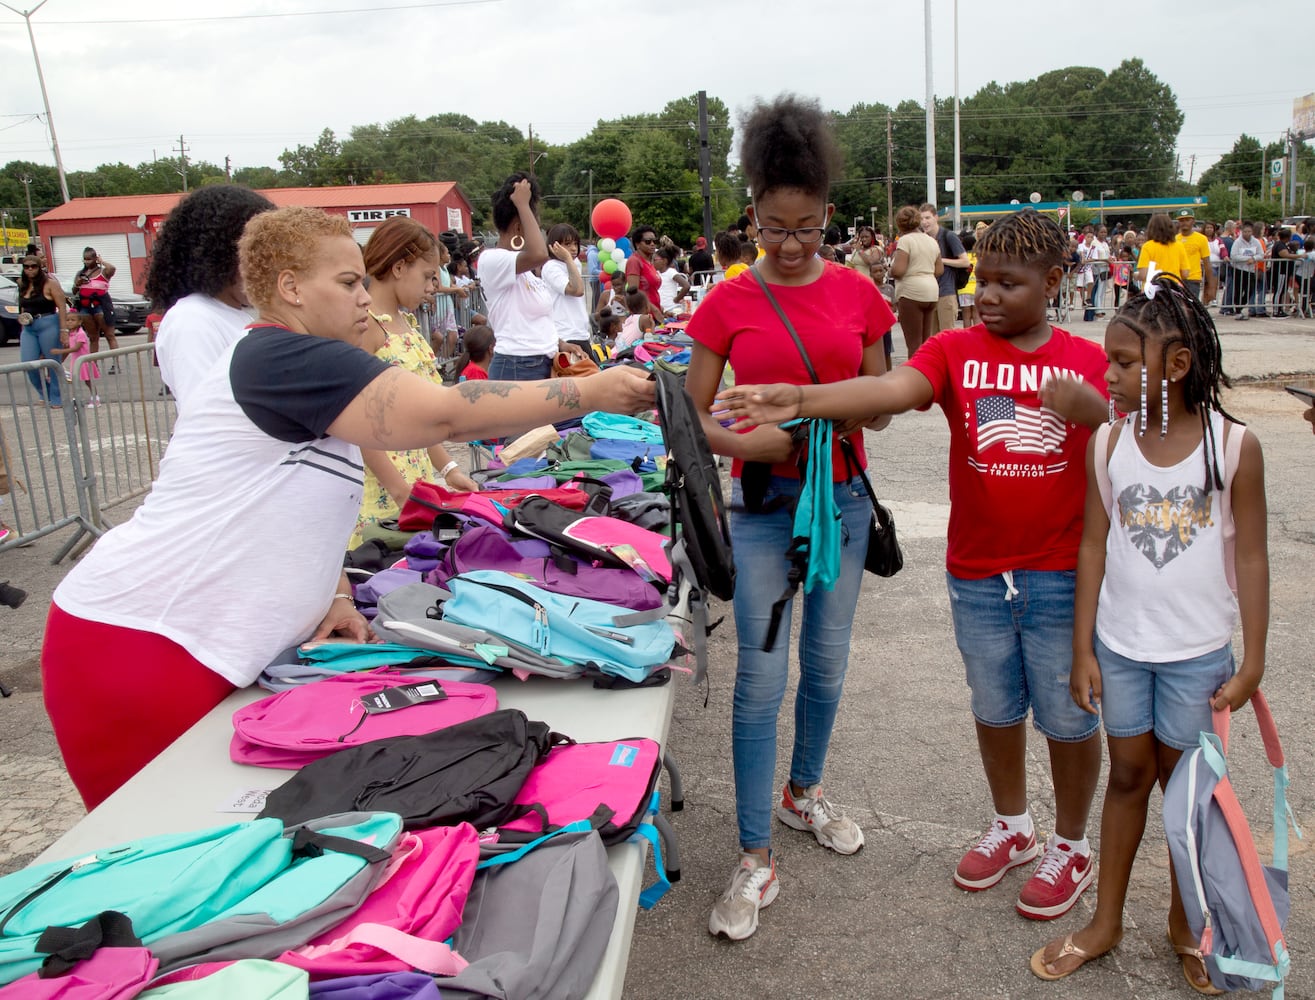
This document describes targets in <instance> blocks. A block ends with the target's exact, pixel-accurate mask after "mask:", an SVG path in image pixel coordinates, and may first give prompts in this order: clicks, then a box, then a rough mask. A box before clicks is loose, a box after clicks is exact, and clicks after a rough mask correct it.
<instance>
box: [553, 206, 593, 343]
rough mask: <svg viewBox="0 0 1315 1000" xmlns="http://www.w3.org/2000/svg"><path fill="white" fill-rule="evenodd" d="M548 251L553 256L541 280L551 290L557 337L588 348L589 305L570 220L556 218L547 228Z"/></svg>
mask: <svg viewBox="0 0 1315 1000" xmlns="http://www.w3.org/2000/svg"><path fill="white" fill-rule="evenodd" d="M548 252H549V253H550V254H552V256H553V259H552V260H550V261H548V263H546V264H544V265H543V282H544V284H545V285H547V286H548V291H549V292H551V293H552V322H553V326H554V327H555V328H556V330H557V339H558V340H562V341H565V342H566V343H568V344H575V345H576V346H577V347H579V348H580V350H582V351H584V352H586V353H588V351H589V333H590V329H589V305H588V303H587V302H585V295H584V276H583V275H582V274H581V273H580V262H579V261H578V260H577V259H576V257H577V255H578V254H579V253H580V233H579V231H578V230H577V229H576V228H575V227H574V226H572V225H570V224H569V223H565V222H559V223H557V225H555V226H553V227H552V228H551V229H549V230H548Z"/></svg>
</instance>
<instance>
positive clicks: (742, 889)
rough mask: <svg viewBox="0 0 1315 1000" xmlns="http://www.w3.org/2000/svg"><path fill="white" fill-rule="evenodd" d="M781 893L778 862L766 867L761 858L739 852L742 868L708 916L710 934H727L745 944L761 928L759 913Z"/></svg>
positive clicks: (736, 871) (770, 863) (740, 867)
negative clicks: (778, 879)
mask: <svg viewBox="0 0 1315 1000" xmlns="http://www.w3.org/2000/svg"><path fill="white" fill-rule="evenodd" d="M780 891H781V886H780V884H779V883H778V882H777V881H776V860H775V859H774V858H773V859H772V860H770V861H768V862H767V864H765V865H764V864H763V863H762V862H761V861H760V860H759V859H758V855H756V854H750V853H749V852H748V851H741V852H740V866H739V867H738V868H736V869H735V874H734V875H732V876H731V885H730V888H729V889H727V890H726V891H725V892H724V893H723V894H722V897H721V899H719V900H717V903H716V905H715V906H713V908H712V913H711V914H710V915H709V916H708V933H709V934H712V935H717V934H724V935H725V936H726V937H728V938H730V939H731V940H732V941H743V940H744V939H745V938H747V937H750V936H752V934H753V932H754V931H756V930H757V929H758V911H759V910H761V909H762V908H763V907H764V906H771V905H772V900H774V899H775V898H776V895H777V893H779V892H780Z"/></svg>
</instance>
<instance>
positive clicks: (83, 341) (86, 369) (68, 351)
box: [50, 313, 100, 409]
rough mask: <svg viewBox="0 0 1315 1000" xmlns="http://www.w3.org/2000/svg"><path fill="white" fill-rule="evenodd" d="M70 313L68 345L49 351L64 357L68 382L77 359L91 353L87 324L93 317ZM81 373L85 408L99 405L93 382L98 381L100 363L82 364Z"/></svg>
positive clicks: (76, 369)
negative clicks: (70, 324)
mask: <svg viewBox="0 0 1315 1000" xmlns="http://www.w3.org/2000/svg"><path fill="white" fill-rule="evenodd" d="M71 315H72V316H73V317H74V324H75V325H74V326H73V328H72V329H71V330H69V334H68V347H57V348H55V349H54V350H52V351H51V352H50V353H51V354H58V355H60V356H61V357H63V358H64V359H65V364H67V365H68V370H67V372H66V376H67V378H68V380H69V381H70V382H71V381H73V376H74V374H75V373H76V372H78V371H79V367H78V359H79V358H85V357H86V356H87V355H88V354H90V353H91V338H90V336H89V335H88V331H87V326H88V325H89V324H90V323H91V322H92V320H93V317H91V316H86V315H84V314H82V313H73V314H71ZM81 373H82V382H83V384H84V385H85V386H86V388H87V402H86V406H87V408H88V409H90V408H92V407H95V406H99V405H100V397H99V396H98V395H96V387H95V383H96V382H99V381H100V365H98V364H96V362H94V361H92V362H90V363H89V364H85V365H82V366H81Z"/></svg>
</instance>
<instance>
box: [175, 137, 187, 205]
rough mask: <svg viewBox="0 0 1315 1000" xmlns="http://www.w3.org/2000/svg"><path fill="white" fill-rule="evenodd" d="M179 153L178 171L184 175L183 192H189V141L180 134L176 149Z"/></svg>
mask: <svg viewBox="0 0 1315 1000" xmlns="http://www.w3.org/2000/svg"><path fill="white" fill-rule="evenodd" d="M174 152H175V153H177V154H178V163H179V166H178V168H177V169H178V172H179V173H180V174H182V175H183V194H186V193H187V143H185V142H183V137H182V136H181V135H179V136H178V148H177V149H175V150H174Z"/></svg>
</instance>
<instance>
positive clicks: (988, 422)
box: [976, 396, 1064, 455]
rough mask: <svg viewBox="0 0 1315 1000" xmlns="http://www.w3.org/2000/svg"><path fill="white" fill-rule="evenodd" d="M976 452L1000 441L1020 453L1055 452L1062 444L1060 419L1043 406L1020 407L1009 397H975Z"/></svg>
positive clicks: (1062, 425)
mask: <svg viewBox="0 0 1315 1000" xmlns="http://www.w3.org/2000/svg"><path fill="white" fill-rule="evenodd" d="M976 406H977V453H978V454H979V455H980V454H981V453H982V452H984V451H985V450H986V449H987V448H990V447H992V446H993V445H997V444H1004V446H1005V449H1006V450H1007V451H1011V452H1014V453H1015V454H1022V455H1052V454H1057V453H1058V452H1059V451H1060V450H1061V449H1062V448H1063V446H1064V418H1063V417H1061V416H1060V415H1059V414H1058V413H1056V412H1055V411H1054V410H1051V409H1048V408H1046V407H1044V406H1043V407H1040V408H1037V407H1032V406H1021V405H1019V404H1018V403H1016V402H1014V400H1013V399H1012V398H1011V397H1009V396H984V397H982V398H981V399H979V400H977V402H976Z"/></svg>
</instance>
